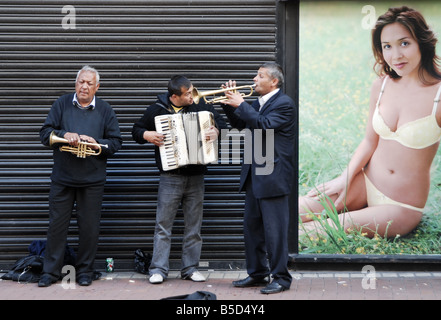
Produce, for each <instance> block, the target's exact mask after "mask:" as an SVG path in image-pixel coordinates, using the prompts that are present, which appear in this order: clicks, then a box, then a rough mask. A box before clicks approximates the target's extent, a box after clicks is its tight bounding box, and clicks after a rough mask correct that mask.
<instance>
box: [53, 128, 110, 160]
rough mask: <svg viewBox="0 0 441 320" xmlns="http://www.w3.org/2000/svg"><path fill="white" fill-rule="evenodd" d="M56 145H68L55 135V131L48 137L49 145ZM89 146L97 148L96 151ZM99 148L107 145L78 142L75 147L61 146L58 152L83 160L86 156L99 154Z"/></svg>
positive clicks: (66, 141) (64, 140)
mask: <svg viewBox="0 0 441 320" xmlns="http://www.w3.org/2000/svg"><path fill="white" fill-rule="evenodd" d="M56 143H69V141H68V140H67V139H64V138H60V137H59V136H57V135H56V134H55V131H52V132H51V135H50V137H49V145H50V146H51V147H52V145H53V144H56ZM91 146H96V147H98V150H94V149H92V148H91ZM101 147H105V148H108V147H109V145H107V144H98V143H89V142H82V141H80V142H79V143H78V146H77V147H72V146H61V147H60V151H67V152H70V153H73V154H74V155H76V156H77V157H78V158H85V157H87V156H97V155H99V154H101Z"/></svg>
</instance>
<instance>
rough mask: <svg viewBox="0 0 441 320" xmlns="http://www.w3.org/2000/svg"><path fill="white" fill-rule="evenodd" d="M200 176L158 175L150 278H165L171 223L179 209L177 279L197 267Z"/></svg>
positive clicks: (201, 193) (201, 194) (199, 237)
mask: <svg viewBox="0 0 441 320" xmlns="http://www.w3.org/2000/svg"><path fill="white" fill-rule="evenodd" d="M203 202H204V175H195V176H183V175H178V174H168V173H162V174H161V176H160V180H159V189H158V208H157V210H156V226H155V236H154V244H153V257H152V262H151V265H150V269H149V271H150V274H151V275H152V274H154V273H159V274H161V275H162V276H163V277H164V278H167V275H168V271H169V256H170V246H171V235H172V227H173V222H174V220H175V217H176V213H177V210H178V208H179V205H181V204H182V211H183V213H184V237H183V240H182V259H181V276H182V277H183V278H186V277H189V276H191V275H192V273H193V272H194V271H195V270H196V268H197V266H198V265H199V259H200V256H201V248H202V238H201V234H200V231H201V224H202V213H203Z"/></svg>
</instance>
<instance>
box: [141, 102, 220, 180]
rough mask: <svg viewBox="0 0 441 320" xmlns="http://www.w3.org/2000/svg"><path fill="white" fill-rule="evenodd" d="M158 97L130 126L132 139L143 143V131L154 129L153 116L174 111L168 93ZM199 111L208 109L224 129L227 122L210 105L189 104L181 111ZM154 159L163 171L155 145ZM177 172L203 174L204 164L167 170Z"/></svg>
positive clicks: (218, 125) (218, 124)
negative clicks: (131, 126)
mask: <svg viewBox="0 0 441 320" xmlns="http://www.w3.org/2000/svg"><path fill="white" fill-rule="evenodd" d="M157 98H158V99H157V100H156V102H155V103H154V104H152V105H150V106H149V107H147V109H146V110H145V112H144V115H143V116H142V117H141V118H140V119H139V120H138V121H136V122H135V124H134V125H133V128H132V137H133V139H134V140H135V141H136V142H138V143H140V144H144V143H146V142H147V141H146V140H144V138H143V135H144V132H145V131H156V127H155V117H156V116H159V115H164V114H173V113H174V111H173V109H172V107H171V105H170V99H169V98H170V95H169V93H163V94H160V95H158V97H157ZM199 111H210V112H212V113H213V115H214V120H215V122H216V127H217V128H218V129H219V130H220V129H226V128H227V124H226V122H225V120H224V119H223V117H222V116H221V115H220V114H219V113H218V112H217V111H216V110H215V109H214V108H213V107H212V106H211V105H207V104H204V103H199V104H194V103H193V104H191V105H189V106H186V107H184V109H183V110H182V111H181V112H184V113H187V112H199ZM155 160H156V165H157V166H158V169H159V171H160V172H163V169H162V164H161V155H160V153H159V147H157V146H155ZM174 171H175V172H179V173H180V174H183V175H196V174H204V173H205V171H206V166H205V165H188V166H185V167H181V168H179V169H176V170H170V171H167V172H169V173H173V172H174Z"/></svg>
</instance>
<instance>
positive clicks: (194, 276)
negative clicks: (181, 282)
mask: <svg viewBox="0 0 441 320" xmlns="http://www.w3.org/2000/svg"><path fill="white" fill-rule="evenodd" d="M188 278H189V279H191V280H193V281H194V282H204V281H205V277H204V276H203V275H202V273H200V272H199V271H195V272H193V273H192V275H191V276H190V277H188Z"/></svg>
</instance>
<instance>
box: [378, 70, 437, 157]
mask: <svg viewBox="0 0 441 320" xmlns="http://www.w3.org/2000/svg"><path fill="white" fill-rule="evenodd" d="M386 79H387V77H386V78H385V79H384V81H383V85H382V87H381V91H380V95H379V97H378V100H377V105H376V107H375V112H374V115H373V117H372V126H373V128H374V130H375V132H376V133H377V134H378V135H379V136H380V137H381V138H383V139H385V140H395V141H397V142H398V143H400V144H402V145H403V146H405V147H408V148H412V149H423V148H426V147H428V146H431V145H433V144H435V143H437V142H438V141H439V140H440V138H441V128H440V127H439V125H438V122H437V121H436V116H435V114H436V109H437V106H438V102H439V97H440V94H441V85H440V87H439V89H438V92H437V94H436V97H435V100H434V103H433V109H432V114H430V115H428V116H426V117H423V118H420V119H416V120H414V121H410V122H407V123H405V124H403V125H401V126H400V127H398V128H397V130H396V131H392V130H391V129H390V128H389V127H388V126H387V125H386V123H385V122H384V119H383V117H382V116H381V113H380V111H379V105H380V99H381V96H382V95H383V92H384V87H385V84H386Z"/></svg>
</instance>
